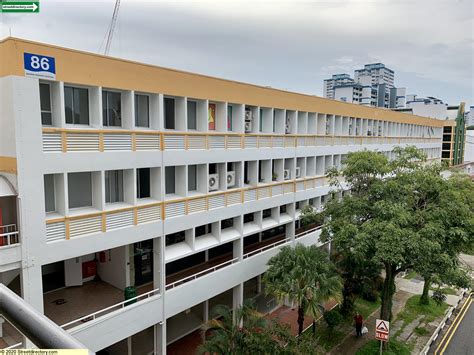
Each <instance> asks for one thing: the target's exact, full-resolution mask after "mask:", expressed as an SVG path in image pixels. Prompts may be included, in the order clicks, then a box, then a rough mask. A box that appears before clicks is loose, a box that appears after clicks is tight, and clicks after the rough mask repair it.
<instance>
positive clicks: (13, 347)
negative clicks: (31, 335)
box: [0, 343, 23, 354]
mask: <svg viewBox="0 0 474 355" xmlns="http://www.w3.org/2000/svg"><path fill="white" fill-rule="evenodd" d="M22 348H23V343H16V344H13V345H10V346H7V347H6V348H4V349H0V351H1V350H9V349H22ZM2 354H3V353H2ZM5 354H7V353H5ZM12 354H16V352H12Z"/></svg>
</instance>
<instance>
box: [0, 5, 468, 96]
mask: <svg viewBox="0 0 474 355" xmlns="http://www.w3.org/2000/svg"><path fill="white" fill-rule="evenodd" d="M114 3H115V0H102V1H100V0H95V1H87V0H63V1H55V0H40V13H39V14H0V16H1V17H0V23H1V26H2V27H1V32H0V36H1V37H2V38H3V37H6V36H8V35H9V34H10V31H11V34H12V35H13V36H15V37H22V38H26V39H31V40H35V41H41V42H47V43H51V44H55V45H60V46H65V47H71V48H76V49H80V50H85V51H91V52H98V51H99V48H100V47H101V43H103V40H104V35H105V33H106V30H107V27H108V26H109V23H110V19H111V16H112V12H113V8H114ZM102 48H103V46H102ZM109 54H110V55H112V56H116V57H122V58H127V59H131V60H136V61H141V62H146V63H151V64H156V65H160V66H165V67H172V68H177V69H182V70H188V71H193V72H197V73H202V74H207V75H212V76H218V77H223V78H228V79H234V80H239V81H245V82H251V83H255V84H260V85H266V86H272V87H276V88H282V89H288V90H292V91H299V92H304V93H309V94H315V95H322V93H323V89H322V88H323V79H325V78H328V77H330V76H331V74H335V73H344V72H345V73H349V74H351V75H353V71H354V69H356V68H360V67H362V66H363V64H365V63H371V62H382V63H385V65H386V66H387V67H389V68H391V69H393V70H395V85H396V86H402V87H407V92H408V93H416V94H418V95H420V96H437V97H440V98H441V99H443V100H445V102H448V103H451V104H456V103H459V102H460V101H466V103H468V104H474V92H473V91H474V89H473V86H474V84H473V72H474V10H473V1H472V0H373V1H367V0H365V1H363V0H360V1H359V0H326V1H317V0H306V1H300V0H273V1H271V0H260V1H258V0H254V1H246V0H240V1H238V0H233V1H226V0H215V1H211V0H208V1H198V0H195V1H190V0H174V1H172V0H166V1H165V0H155V1H151V0H149V1H143V0H142V1H138V0H122V1H121V7H120V13H119V17H118V22H117V26H116V30H115V34H114V38H113V43H112V47H111V50H110V53H109ZM0 60H1V58H0Z"/></svg>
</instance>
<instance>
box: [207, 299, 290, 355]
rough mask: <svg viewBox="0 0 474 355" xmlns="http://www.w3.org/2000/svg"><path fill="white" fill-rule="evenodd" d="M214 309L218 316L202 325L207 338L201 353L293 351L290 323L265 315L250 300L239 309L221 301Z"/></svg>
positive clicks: (272, 352) (277, 352) (228, 354)
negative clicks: (270, 318) (222, 303)
mask: <svg viewBox="0 0 474 355" xmlns="http://www.w3.org/2000/svg"><path fill="white" fill-rule="evenodd" d="M214 312H215V314H216V315H217V318H215V319H212V320H209V321H208V322H207V323H205V324H204V326H203V328H202V332H203V335H204V338H205V340H204V343H203V344H201V345H200V346H199V348H198V353H200V354H204V353H209V354H219V355H221V354H222V355H241V354H291V349H292V344H293V343H294V337H293V336H291V334H290V331H289V329H288V326H284V325H282V324H280V323H278V322H276V321H274V320H268V319H266V318H264V317H263V315H262V314H261V313H259V312H257V311H256V310H255V309H254V308H253V307H252V305H251V304H250V303H244V305H242V306H241V307H239V308H237V309H236V310H235V311H232V309H231V308H229V307H227V306H224V305H218V306H216V307H215V308H214ZM234 313H235V315H234Z"/></svg>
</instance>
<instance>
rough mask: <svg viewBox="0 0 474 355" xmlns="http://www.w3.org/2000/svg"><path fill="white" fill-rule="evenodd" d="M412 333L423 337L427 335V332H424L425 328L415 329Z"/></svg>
mask: <svg viewBox="0 0 474 355" xmlns="http://www.w3.org/2000/svg"><path fill="white" fill-rule="evenodd" d="M414 332H415V333H416V334H418V335H419V336H425V335H427V334H429V331H428V330H426V328H423V327H416V328H415V330H414Z"/></svg>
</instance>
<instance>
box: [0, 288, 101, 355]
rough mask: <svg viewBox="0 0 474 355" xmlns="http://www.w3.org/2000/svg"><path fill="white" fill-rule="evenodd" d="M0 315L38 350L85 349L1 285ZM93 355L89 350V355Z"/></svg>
mask: <svg viewBox="0 0 474 355" xmlns="http://www.w3.org/2000/svg"><path fill="white" fill-rule="evenodd" d="M0 314H2V315H3V317H4V318H6V319H7V320H8V321H9V322H10V323H11V324H12V325H13V326H14V327H15V328H17V329H18V330H19V331H20V332H21V333H22V334H23V335H25V336H26V337H27V338H28V339H29V340H31V341H32V342H33V343H34V344H35V345H36V346H37V347H38V348H40V349H86V347H85V346H84V345H83V344H81V343H80V342H79V341H78V340H77V339H76V338H74V337H73V336H72V335H71V334H69V333H68V332H66V331H65V330H64V329H62V328H61V327H59V326H58V325H57V324H56V323H54V322H53V321H52V320H50V319H49V318H47V317H46V316H45V315H43V314H41V313H40V312H38V311H37V310H36V309H34V308H33V307H32V306H31V305H30V304H28V303H27V302H25V300H23V299H22V298H21V297H19V296H18V295H16V294H15V293H14V292H13V291H11V290H10V289H9V288H8V287H6V286H5V285H3V284H1V283H0ZM94 354H95V352H92V351H90V350H89V355H94Z"/></svg>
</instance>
